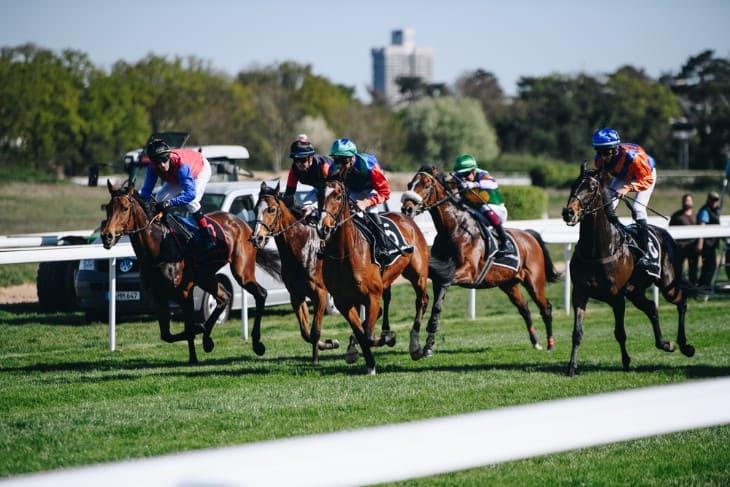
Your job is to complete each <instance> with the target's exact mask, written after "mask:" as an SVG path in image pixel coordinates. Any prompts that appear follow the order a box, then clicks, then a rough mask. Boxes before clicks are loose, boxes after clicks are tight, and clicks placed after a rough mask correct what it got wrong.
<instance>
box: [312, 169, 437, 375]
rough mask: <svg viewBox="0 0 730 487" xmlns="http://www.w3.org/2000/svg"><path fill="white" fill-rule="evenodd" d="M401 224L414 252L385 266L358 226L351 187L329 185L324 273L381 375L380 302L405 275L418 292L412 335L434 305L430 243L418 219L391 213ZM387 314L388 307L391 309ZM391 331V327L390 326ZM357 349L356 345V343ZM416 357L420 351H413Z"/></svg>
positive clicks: (323, 218) (322, 227)
mask: <svg viewBox="0 0 730 487" xmlns="http://www.w3.org/2000/svg"><path fill="white" fill-rule="evenodd" d="M384 216H387V217H388V218H389V219H391V220H392V221H393V223H394V224H395V225H397V226H398V229H399V230H400V232H401V234H402V235H403V238H404V239H405V241H406V243H407V244H409V245H412V246H413V248H414V251H413V253H411V254H407V255H402V256H399V257H398V258H396V260H395V261H393V262H392V263H391V264H390V265H387V266H385V267H384V268H383V269H382V272H381V269H380V266H378V264H375V263H373V260H372V257H371V256H372V249H371V247H370V244H369V243H368V241H367V240H366V238H365V237H364V236H363V235H362V233H361V232H360V231H359V230H358V229H357V228H356V226H355V223H354V222H353V221H352V219H353V218H354V217H355V213H353V212H352V211H351V209H350V201H349V198H348V194H347V190H346V189H345V185H344V184H343V183H342V182H341V181H331V182H329V183H328V184H327V187H326V188H325V194H324V201H323V202H322V203H321V209H320V219H319V224H318V226H317V231H318V232H319V235H320V237H321V238H322V239H323V240H324V241H325V246H324V256H323V260H324V262H323V264H322V274H323V276H324V282H325V285H326V286H327V289H328V290H329V292H330V294H331V295H332V297H333V298H334V301H335V306H336V307H337V309H338V310H339V311H340V313H342V316H344V317H345V319H346V320H347V322H348V323H349V324H350V327H351V328H352V331H353V333H354V335H355V339H356V340H357V343H358V344H359V345H360V348H361V349H362V351H363V355H364V356H365V363H366V366H367V370H368V373H369V374H375V359H374V358H373V354H372V351H371V347H374V346H381V345H383V344H386V343H387V341H388V336H387V335H386V334H384V335H382V336H381V337H380V339H379V340H378V339H376V337H375V323H376V321H377V319H378V316H379V314H380V300H381V298H383V297H384V294H386V306H387V294H389V289H390V286H391V284H392V283H393V281H394V280H395V279H396V278H397V277H398V276H400V275H403V276H404V277H405V278H406V279H407V280H408V281H410V282H411V285H412V286H413V289H414V290H415V291H416V316H415V318H414V320H413V328H412V331H411V334H413V333H415V334H416V335H417V334H418V331H419V329H420V327H421V318H422V317H423V313H424V311H425V310H426V306H428V292H427V290H426V287H427V284H428V246H427V244H426V239H425V238H424V237H423V234H422V233H421V230H420V229H419V228H418V226H417V225H416V224H415V222H414V221H413V220H412V219H410V218H408V217H405V216H403V215H400V214H397V213H386V214H385V215H384ZM360 306H364V307H365V323H364V326H363V323H361V322H360V311H359V308H360ZM385 315H386V316H387V308H386V311H385ZM384 329H385V326H384ZM351 347H352V343H351ZM410 352H411V355H413V354H416V353H420V350H413V349H412V348H411V350H410Z"/></svg>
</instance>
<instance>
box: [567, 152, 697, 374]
mask: <svg viewBox="0 0 730 487" xmlns="http://www.w3.org/2000/svg"><path fill="white" fill-rule="evenodd" d="M609 177H610V176H609V175H607V174H606V173H600V172H598V171H589V170H586V164H585V163H584V164H583V165H582V166H581V173H580V176H578V179H576V181H575V182H574V183H573V186H572V187H571V192H570V197H569V198H568V203H567V204H566V205H565V208H563V220H565V222H566V223H567V224H568V225H570V226H573V225H577V224H579V223H580V238H579V240H578V243H577V244H576V246H575V252H574V253H573V257H572V258H571V259H570V277H571V279H572V281H573V313H574V318H573V351H572V353H571V355H570V363H569V364H568V375H569V376H573V375H575V373H576V370H577V368H578V347H580V343H581V341H582V339H583V320H584V319H585V310H586V304H587V303H588V298H595V299H598V300H600V301H603V302H606V303H608V304H609V305H610V306H611V308H612V309H613V314H614V322H615V327H614V336H615V337H616V340H617V341H618V343H619V345H620V347H621V361H622V363H623V367H624V369H625V370H628V368H629V364H630V363H631V358H630V357H629V354H628V352H627V351H626V330H625V329H624V311H625V308H626V303H625V300H624V298H625V297H626V298H628V299H629V301H631V302H632V303H634V305H635V306H636V307H637V308H639V309H640V310H641V311H643V312H644V313H645V314H646V316H647V317H649V320H650V321H651V324H652V328H653V331H654V340H655V344H656V347H657V348H658V349H660V350H664V351H665V352H672V351H674V347H673V346H672V344H671V343H670V342H668V341H666V340H664V338H663V337H662V332H661V328H660V327H659V313H658V312H657V308H656V305H655V304H654V301H652V300H651V299H648V298H647V297H646V290H647V288H648V287H649V286H650V285H651V284H656V286H657V287H658V288H659V289H661V291H662V294H663V295H664V298H665V299H666V300H667V301H669V302H670V303H672V304H674V305H676V306H677V312H678V314H679V324H678V330H677V343H679V349H680V350H681V351H682V353H683V354H684V355H686V356H687V357H691V356H693V355H694V352H695V350H694V347H692V345H689V344H688V343H687V337H686V336H685V331H684V321H685V315H686V312H687V292H686V291H685V289H684V287H683V286H682V283H681V281H680V279H681V277H680V276H681V275H682V273H681V270H680V269H677V268H676V267H675V259H674V256H675V254H676V246H675V243H674V240H673V239H672V237H671V236H670V235H669V233H668V232H667V231H666V230H663V229H661V228H658V227H654V226H652V227H651V228H652V230H653V233H654V234H655V235H656V237H657V239H658V241H659V245H660V249H658V250H660V252H661V274H660V276H659V278H654V277H651V276H650V275H649V274H647V273H645V272H634V269H635V263H636V257H635V256H634V254H633V253H632V252H631V250H630V248H629V245H628V242H627V238H626V236H625V235H624V234H623V232H621V231H619V230H618V229H617V228H616V227H615V226H614V225H613V224H611V223H610V222H609V221H608V219H607V218H606V212H605V209H604V208H605V206H606V204H605V203H604V201H603V197H602V194H603V190H604V186H605V185H606V184H607V183H608V178H609ZM609 204H610V202H609Z"/></svg>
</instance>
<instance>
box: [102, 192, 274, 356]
mask: <svg viewBox="0 0 730 487" xmlns="http://www.w3.org/2000/svg"><path fill="white" fill-rule="evenodd" d="M107 187H108V188H109V193H110V194H111V200H110V201H109V203H108V204H107V205H106V212H107V219H106V223H105V224H104V228H103V229H102V231H101V238H102V242H103V245H104V248H107V249H110V248H112V247H113V246H114V244H116V243H117V242H118V241H119V238H121V237H122V236H123V235H129V238H130V240H131V242H132V247H133V248H134V253H135V255H136V256H137V259H138V262H139V265H140V274H141V277H142V285H143V286H144V287H145V288H146V289H148V290H149V291H150V293H151V294H152V298H153V300H154V303H155V310H156V313H157V319H158V321H159V325H160V336H161V338H162V340H163V341H165V342H167V343H173V342H178V341H182V340H187V342H188V353H189V359H188V360H189V363H191V364H195V363H197V362H198V358H197V355H196V353H195V336H196V335H197V334H199V333H202V334H203V349H204V350H205V351H206V352H210V351H212V350H213V347H214V346H215V344H214V342H213V339H212V338H211V336H210V334H211V331H212V330H213V327H214V326H215V323H216V320H217V319H218V316H220V314H221V313H222V312H223V310H224V309H225V307H226V306H228V303H229V302H230V300H231V293H230V292H229V291H228V290H227V289H226V288H225V286H224V285H222V284H220V283H219V282H218V280H217V279H216V277H215V273H216V271H217V270H218V269H219V268H220V267H221V265H222V264H219V265H216V266H215V267H211V265H206V263H200V262H198V261H197V260H196V259H187V258H186V259H185V260H183V261H182V262H180V263H179V264H177V265H176V266H174V267H175V269H174V272H173V273H172V274H171V273H169V269H170V266H169V265H168V264H165V263H162V262H160V259H159V257H160V251H161V245H162V241H163V238H165V236H166V235H167V232H168V231H167V228H166V227H165V225H163V224H162V223H160V221H159V220H160V219H159V215H155V216H154V217H152V218H149V217H148V215H147V213H146V212H145V210H144V207H143V205H142V201H141V199H140V196H139V193H137V191H135V189H134V185H131V184H127V185H124V186H122V188H120V189H117V188H115V187H114V186H113V185H112V184H111V183H110V182H109V181H107ZM206 216H207V218H210V219H211V220H214V221H215V222H216V223H217V224H218V225H220V228H221V229H222V230H223V233H224V236H225V240H226V242H227V244H228V247H229V253H228V262H229V263H230V264H231V273H232V274H233V276H234V278H235V279H236V281H237V282H238V284H239V285H240V286H241V287H243V288H244V289H245V290H246V291H248V292H249V293H251V295H252V296H253V297H254V299H255V301H256V317H255V319H254V326H253V331H252V333H251V337H252V339H253V349H254V352H256V354H257V355H263V354H264V352H265V351H266V347H265V346H264V344H263V343H261V340H260V338H261V329H260V327H261V316H262V315H263V311H264V305H265V302H266V295H267V293H266V289H264V288H263V287H261V286H260V285H259V284H258V283H257V282H256V277H255V270H256V263H257V262H258V263H259V264H261V265H262V267H263V268H264V269H266V270H267V271H269V272H279V260H278V256H277V255H276V252H257V251H256V249H255V248H254V246H253V244H252V243H251V229H250V228H249V227H248V225H246V223H245V222H243V221H242V220H240V219H238V218H237V217H235V216H233V215H231V214H230V213H226V212H222V211H219V212H215V213H211V214H209V215H206ZM196 285H197V286H198V287H200V288H201V289H202V290H204V291H206V292H208V293H210V294H211V295H212V296H215V299H216V304H217V306H216V309H215V310H214V311H213V313H212V314H211V316H210V317H209V318H208V320H207V321H206V322H205V323H204V324H203V325H202V327H201V326H200V325H197V324H196V323H195V312H194V309H193V302H192V294H193V287H194V286H196ZM170 299H172V300H174V301H176V302H177V303H179V304H180V306H181V307H182V309H183V313H184V320H185V329H184V331H183V332H181V333H176V334H172V333H170V309H169V304H168V301H169V300H170Z"/></svg>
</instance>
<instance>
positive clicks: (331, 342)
mask: <svg viewBox="0 0 730 487" xmlns="http://www.w3.org/2000/svg"><path fill="white" fill-rule="evenodd" d="M325 343H327V344H328V345H330V350H335V349H338V348H340V342H339V340H332V339H327V340H326V341H325Z"/></svg>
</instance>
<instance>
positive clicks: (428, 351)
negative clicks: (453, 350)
mask: <svg viewBox="0 0 730 487" xmlns="http://www.w3.org/2000/svg"><path fill="white" fill-rule="evenodd" d="M430 357H433V350H431V349H430V348H424V349H423V352H422V353H421V358H430Z"/></svg>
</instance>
